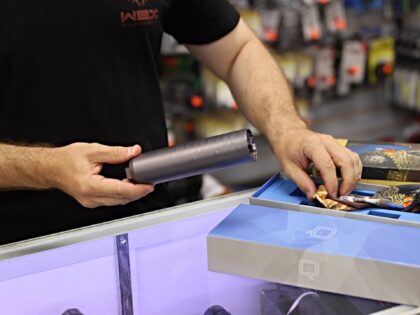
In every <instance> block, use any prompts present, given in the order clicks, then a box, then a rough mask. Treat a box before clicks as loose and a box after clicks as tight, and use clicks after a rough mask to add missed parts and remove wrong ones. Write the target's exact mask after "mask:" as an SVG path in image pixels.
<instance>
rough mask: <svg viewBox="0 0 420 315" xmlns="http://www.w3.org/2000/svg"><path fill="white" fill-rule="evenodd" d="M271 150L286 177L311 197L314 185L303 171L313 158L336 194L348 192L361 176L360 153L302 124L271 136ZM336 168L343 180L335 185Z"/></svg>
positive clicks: (329, 186) (332, 191) (330, 192)
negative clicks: (303, 126)
mask: <svg viewBox="0 0 420 315" xmlns="http://www.w3.org/2000/svg"><path fill="white" fill-rule="evenodd" d="M270 142H271V144H272V145H273V149H274V152H275V154H276V156H277V158H278V160H279V162H280V165H281V166H282V169H283V171H284V173H285V174H286V176H287V177H289V178H290V179H292V180H293V181H294V182H295V183H296V184H297V185H298V186H299V188H300V189H301V190H302V191H303V192H304V193H305V194H306V196H307V197H308V198H309V199H312V198H313V196H314V194H315V191H316V187H315V184H314V183H313V181H312V179H311V178H310V177H309V175H308V174H307V173H306V169H307V168H308V166H309V163H310V162H311V161H312V162H313V163H314V165H315V167H316V168H317V169H318V170H319V171H320V173H321V176H322V179H323V180H324V184H325V186H326V188H327V190H328V193H329V194H330V195H331V196H333V197H337V192H338V188H339V193H340V195H347V194H349V193H350V192H351V190H352V189H353V187H354V186H355V185H356V184H357V182H358V181H359V180H360V179H361V175H362V163H361V161H360V158H359V156H358V155H357V154H356V153H353V152H352V151H350V150H349V149H347V148H345V147H343V146H341V145H340V144H338V142H337V141H336V140H335V139H334V138H333V137H331V136H329V135H325V134H320V133H315V132H313V131H310V130H308V129H305V128H299V129H294V130H290V131H285V132H284V133H283V134H282V135H281V136H280V137H279V138H278V139H271V141H270ZM336 168H338V169H340V171H341V177H342V182H341V185H340V187H338V181H337V175H336Z"/></svg>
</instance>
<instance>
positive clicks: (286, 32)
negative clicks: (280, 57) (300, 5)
mask: <svg viewBox="0 0 420 315" xmlns="http://www.w3.org/2000/svg"><path fill="white" fill-rule="evenodd" d="M280 12H281V18H280V21H279V22H280V27H279V38H278V47H277V49H278V50H280V51H282V50H289V49H296V48H299V47H300V46H301V45H302V33H301V29H300V20H299V11H298V10H297V9H294V8H290V7H282V8H281V10H280Z"/></svg>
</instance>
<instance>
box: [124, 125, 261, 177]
mask: <svg viewBox="0 0 420 315" xmlns="http://www.w3.org/2000/svg"><path fill="white" fill-rule="evenodd" d="M256 160H257V148H256V145H255V142H254V137H253V135H252V132H251V131H250V130H248V129H244V130H238V131H234V132H230V133H227V134H222V135H219V136H215V137H211V138H207V139H202V140H196V141H192V142H189V143H186V144H183V145H179V146H176V147H172V148H163V149H159V150H155V151H150V152H146V153H144V154H142V155H140V156H139V157H136V158H134V159H132V160H131V161H130V162H129V166H128V168H126V173H127V177H128V179H130V180H131V181H133V182H135V183H144V184H146V183H147V184H159V183H163V182H168V181H171V180H176V179H181V178H185V177H188V176H193V175H198V174H203V173H207V172H210V171H215V170H218V169H221V168H224V167H227V166H231V165H235V164H239V163H244V162H249V161H256Z"/></svg>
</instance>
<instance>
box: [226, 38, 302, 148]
mask: <svg viewBox="0 0 420 315" xmlns="http://www.w3.org/2000/svg"><path fill="white" fill-rule="evenodd" d="M226 81H227V83H228V85H229V87H230V89H231V91H232V93H233V95H234V97H235V99H236V101H237V103H238V104H240V109H241V111H242V112H243V114H244V115H245V116H246V118H247V119H248V120H249V121H250V122H251V123H253V124H254V125H255V126H256V127H257V128H258V129H259V130H260V131H261V132H262V133H264V134H265V135H266V136H267V137H268V138H269V139H270V140H274V139H278V138H279V137H280V136H281V135H282V134H283V133H284V132H286V131H287V130H290V129H296V128H306V126H305V123H304V122H303V121H302V119H301V118H300V117H299V114H298V113H297V111H296V109H295V105H294V98H293V92H292V90H291V88H290V87H289V85H288V82H287V81H286V78H285V77H284V75H283V73H282V72H281V70H280V69H279V67H278V66H277V64H276V62H275V61H274V59H273V58H272V57H271V55H270V54H269V52H268V51H267V50H266V49H265V47H264V46H263V45H262V43H261V42H260V41H259V40H258V39H257V38H251V39H250V40H248V41H247V42H246V43H245V44H244V45H243V46H242V47H241V50H240V52H239V53H238V55H237V56H236V58H235V59H234V62H233V63H232V65H231V67H230V71H229V72H228V73H227V77H226Z"/></svg>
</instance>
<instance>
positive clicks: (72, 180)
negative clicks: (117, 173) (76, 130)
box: [50, 143, 154, 208]
mask: <svg viewBox="0 0 420 315" xmlns="http://www.w3.org/2000/svg"><path fill="white" fill-rule="evenodd" d="M51 150H52V152H51V153H52V159H51V160H50V161H51V162H53V166H52V167H51V169H52V171H53V172H52V173H51V176H52V182H53V186H55V187H56V188H59V189H61V190H62V191H64V192H66V193H67V194H69V195H71V196H72V197H74V198H75V199H76V200H77V201H78V202H79V203H80V204H81V205H83V206H84V207H86V208H96V207H98V206H113V205H124V204H127V203H129V202H131V201H135V200H137V199H140V198H142V197H144V196H146V195H147V194H149V193H151V192H152V191H153V190H154V186H153V185H144V184H134V183H131V182H130V181H128V180H126V179H125V180H118V179H112V178H106V177H104V176H102V175H100V172H101V170H102V167H103V164H104V163H107V164H120V163H124V162H127V161H128V160H130V159H132V158H134V157H136V156H138V155H139V154H140V153H141V148H140V146H139V145H135V146H132V147H120V146H113V147H110V146H105V145H101V144H97V143H73V144H70V145H67V146H64V147H59V148H52V149H51Z"/></svg>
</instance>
